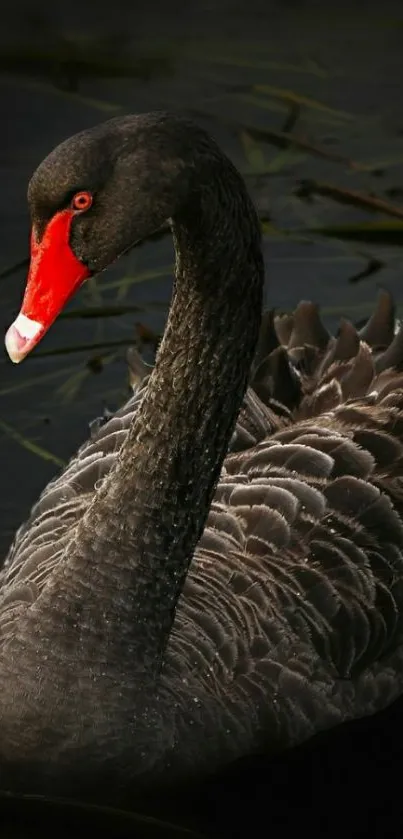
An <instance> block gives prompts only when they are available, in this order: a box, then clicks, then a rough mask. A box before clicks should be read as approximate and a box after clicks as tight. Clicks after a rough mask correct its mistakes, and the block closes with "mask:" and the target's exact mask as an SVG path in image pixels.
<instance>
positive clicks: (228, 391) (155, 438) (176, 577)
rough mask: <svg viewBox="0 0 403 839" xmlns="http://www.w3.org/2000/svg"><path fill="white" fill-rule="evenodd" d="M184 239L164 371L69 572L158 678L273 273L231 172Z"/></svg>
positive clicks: (89, 516)
mask: <svg viewBox="0 0 403 839" xmlns="http://www.w3.org/2000/svg"><path fill="white" fill-rule="evenodd" d="M172 230H173V235H174V242H175V249H176V254H177V260H176V272H175V273H176V277H175V284H174V292H173V299H172V303H171V308H170V312H169V317H168V322H167V326H166V330H165V334H164V338H163V341H162V343H161V346H160V349H159V353H158V356H157V359H156V364H155V368H154V370H153V372H152V374H151V377H150V379H149V384H148V388H147V390H146V393H145V396H144V398H143V401H142V404H141V407H140V410H139V413H138V415H137V417H136V419H135V421H134V424H133V426H132V427H131V429H130V431H129V433H128V436H127V439H126V441H125V443H124V445H123V446H122V449H121V451H120V454H119V458H118V463H117V466H116V468H114V470H113V471H112V472H111V473H110V474H109V476H108V477H107V479H106V480H105V481H104V483H103V485H102V487H101V488H100V490H99V491H98V493H97V495H96V496H95V498H94V501H93V502H92V504H91V505H90V507H89V509H88V511H87V513H86V515H85V516H84V518H83V520H82V521H81V522H80V525H79V526H78V528H77V531H76V534H75V538H74V543H73V544H72V545H70V546H69V549H68V552H67V554H68V555H67V554H66V568H65V574H64V576H65V579H64V585H66V574H67V575H68V578H69V581H70V583H69V584H70V598H69V599H70V601H71V600H72V599H74V593H73V592H72V591H71V587H72V585H73V583H72V581H73V580H74V590H75V593H76V597H77V599H79V598H81V600H83V599H84V598H85V602H86V615H87V617H88V612H89V611H92V612H93V614H92V615H91V620H89V621H88V626H92V627H93V628H94V625H95V626H98V636H97V637H98V641H99V637H100V635H99V633H101V632H102V633H103V635H104V636H105V637H106V634H107V633H108V648H110V645H111V644H112V645H113V643H117V644H119V645H120V648H121V650H125V651H126V652H127V653H129V654H130V658H131V663H132V666H133V661H135V662H136V664H138V666H139V667H142V666H144V668H145V670H151V671H153V672H154V673H156V672H158V670H159V667H160V663H161V659H162V656H163V652H164V649H165V645H166V642H167V639H168V636H169V632H170V629H171V626H172V621H173V617H174V611H175V606H176V603H177V600H178V597H179V595H180V593H181V590H182V586H183V583H184V579H185V576H186V573H187V571H188V567H189V564H190V562H191V559H192V555H193V552H194V549H195V546H196V544H197V542H198V540H199V538H200V535H201V533H202V531H203V527H204V524H205V521H206V518H207V515H208V511H209V507H210V503H211V499H212V495H213V492H214V489H215V485H216V482H217V480H218V477H219V474H220V470H221V466H222V463H223V459H224V457H225V454H226V451H227V448H228V444H229V441H230V437H231V434H232V431H233V428H234V424H235V422H236V418H237V415H238V412H239V408H240V405H241V402H242V399H243V395H244V392H245V390H246V387H247V379H248V374H249V369H250V365H251V362H252V358H253V353H254V350H255V346H256V342H257V338H258V330H259V325H260V317H261V306H262V287H263V274H264V270H263V259H262V254H261V244H260V232H259V225H258V220H257V217H256V214H255V211H254V209H253V206H252V204H251V202H250V199H249V198H248V196H247V193H246V190H245V187H244V185H243V182H242V181H241V179H240V176H239V175H238V173H237V172H236V171H235V169H234V168H233V167H232V165H231V164H230V163H229V162H225V161H223V163H222V164H221V170H220V179H219V180H217V179H215V180H214V181H213V183H212V186H211V187H209V188H208V189H207V190H205V191H204V192H202V193H199V194H198V195H193V196H192V200H191V201H189V203H188V206H187V207H186V210H184V211H183V213H182V214H181V215H180V216H178V217H176V218H175V219H174V220H173V221H172ZM83 590H84V592H85V593H84V594H83ZM100 592H103V600H102V604H101V603H100ZM44 595H45V592H44ZM66 608H67V607H66ZM101 624H102V625H101ZM112 633H115V636H114V638H112ZM122 654H123V653H122ZM115 657H116V650H115V653H114V658H115Z"/></svg>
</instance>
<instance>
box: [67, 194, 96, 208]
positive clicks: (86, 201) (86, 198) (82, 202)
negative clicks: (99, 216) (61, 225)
mask: <svg viewBox="0 0 403 839" xmlns="http://www.w3.org/2000/svg"><path fill="white" fill-rule="evenodd" d="M91 204H92V195H91V193H90V192H76V194H75V196H74V198H73V200H72V202H71V206H72V209H73V210H76V212H78V213H83V212H85V210H89V209H90V207H91Z"/></svg>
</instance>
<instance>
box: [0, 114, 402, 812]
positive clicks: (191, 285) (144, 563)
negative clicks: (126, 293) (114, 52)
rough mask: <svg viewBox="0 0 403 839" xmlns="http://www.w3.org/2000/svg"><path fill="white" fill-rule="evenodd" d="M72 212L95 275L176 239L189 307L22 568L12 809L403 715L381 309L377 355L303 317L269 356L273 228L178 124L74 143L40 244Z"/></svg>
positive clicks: (393, 348)
mask: <svg viewBox="0 0 403 839" xmlns="http://www.w3.org/2000/svg"><path fill="white" fill-rule="evenodd" d="M77 189H91V190H93V191H94V193H95V200H94V206H93V207H92V208H91V210H90V211H89V212H88V214H85V215H83V216H81V217H80V218H79V219H77V221H76V223H75V225H74V227H73V230H72V240H71V241H72V246H73V249H74V251H75V254H76V256H78V257H79V258H80V259H81V260H82V261H84V262H85V263H86V264H87V265H89V266H90V269H91V270H92V271H98V270H101V269H102V268H104V267H105V266H106V265H107V264H108V263H109V262H110V261H111V260H112V259H113V258H115V257H116V256H117V255H118V254H119V253H121V252H122V251H124V250H126V249H127V248H129V247H130V246H131V245H132V244H133V243H134V242H135V241H137V240H138V239H140V238H142V237H144V236H146V235H147V234H149V233H151V232H153V230H155V229H156V227H158V226H160V225H162V224H163V223H164V222H165V220H166V219H167V218H169V219H171V220H172V221H171V224H172V230H173V235H174V241H175V247H176V253H177V264H176V279H175V286H174V295H173V301H172V305H171V309H170V314H169V318H168V323H167V327H166V330H165V334H164V338H163V341H162V343H161V346H160V349H159V352H158V355H157V360H156V365H155V367H154V368H153V369H152V371H151V372H150V373H149V371H148V370H146V369H144V368H143V366H142V365H141V364H140V365H139V364H138V363H137V361H136V357H135V356H132V357H131V368H132V374H133V376H134V383H135V385H136V392H135V393H134V395H133V397H132V398H131V399H130V400H129V402H128V403H127V404H126V405H125V406H124V408H122V409H121V410H120V411H118V412H117V414H116V415H115V416H114V417H112V418H111V419H109V420H107V421H106V422H105V423H103V424H100V427H99V428H93V431H92V435H91V438H90V440H89V441H88V442H87V443H86V444H85V445H84V446H82V448H81V449H80V450H79V451H78V453H77V455H76V456H75V457H74V458H73V459H72V461H71V462H70V464H69V465H68V467H67V468H66V469H65V470H64V472H63V473H62V474H61V475H60V476H59V477H58V478H57V479H56V480H54V481H53V482H52V483H51V484H49V486H48V487H47V488H46V489H45V490H44V492H43V494H42V496H41V498H40V499H39V501H38V502H37V504H36V505H35V507H34V508H33V511H32V514H31V517H30V519H29V521H28V522H27V523H26V524H24V525H23V526H22V527H21V529H20V530H19V532H18V533H17V535H16V538H15V541H14V544H13V546H12V548H11V550H10V553H9V555H8V557H7V558H6V561H5V564H4V569H3V572H2V577H1V594H0V639H1V646H0V786H1V787H3V788H4V787H13V786H17V785H20V786H21V785H22V786H24V784H25V785H27V784H28V783H29V785H30V790H32V788H33V787H36V788H38V789H40V790H44V789H48V790H49V789H51V790H55V789H56V790H57V791H59V792H60V791H61V790H62V791H63V792H64V793H66V792H71V791H74V793H75V794H81V795H90V794H95V795H96V794H98V795H100V794H101V789H102V795H103V796H105V794H106V793H105V790H106V788H108V794H109V795H110V797H114V796H117V795H119V794H122V793H123V791H127V790H128V789H131V788H135V787H136V786H139V785H140V786H141V785H143V784H145V785H158V784H159V783H162V784H169V783H171V782H174V781H175V780H177V779H178V778H184V777H185V778H186V777H188V776H189V775H192V774H200V773H203V772H207V771H211V770H213V769H215V768H216V767H218V766H219V765H222V764H225V763H228V762H230V761H231V760H232V759H234V758H237V757H239V756H242V755H246V754H251V753H253V752H255V751H262V750H265V751H267V752H269V753H270V752H274V751H276V750H278V749H285V748H287V747H289V746H291V745H292V744H295V743H297V742H300V741H302V740H304V739H306V738H308V737H310V736H311V735H312V734H314V733H315V732H317V731H319V730H321V729H325V728H329V727H331V726H334V725H337V724H338V723H341V722H342V721H344V720H347V719H351V718H354V717H360V716H364V715H367V714H372V713H374V712H375V711H376V710H378V709H380V708H382V707H384V706H386V705H388V704H389V703H390V702H392V700H393V699H394V698H395V697H397V696H398V695H399V694H400V693H401V692H402V690H403V625H402V614H403V586H402V573H403V525H402V514H403V493H402V480H401V479H402V475H403V460H402V457H403V373H401V372H400V370H401V367H402V363H403V339H402V333H401V332H399V333H398V334H397V336H396V337H394V314H393V305H392V301H391V300H390V297H389V295H388V294H387V293H386V292H384V293H382V294H381V296H380V299H379V303H378V308H377V310H376V313H375V315H374V316H373V317H372V318H371V320H370V321H369V324H367V326H366V327H365V328H364V330H363V332H362V334H361V336H360V335H357V333H356V331H355V329H354V327H353V326H352V324H350V323H348V322H347V321H343V322H342V324H341V327H340V332H339V335H338V337H337V338H332V337H331V336H329V334H328V333H327V331H326V330H325V328H324V326H323V325H322V323H321V321H320V317H319V314H318V311H317V308H316V307H315V306H313V305H312V304H310V303H301V304H299V306H298V307H297V309H296V311H295V312H294V314H293V315H292V316H287V317H277V316H274V315H273V314H268V315H266V316H265V317H264V318H263V321H262V328H261V332H260V337H259V336H258V332H259V323H260V312H261V295H262V284H263V261H262V255H261V249H260V233H259V224H258V219H257V217H256V214H255V211H254V208H253V206H252V204H251V202H250V200H249V197H248V195H247V193H246V190H245V187H244V184H243V182H242V180H241V178H240V176H239V175H238V173H237V172H236V170H235V169H234V167H233V166H232V164H231V163H230V162H229V161H228V160H227V158H225V157H224V155H223V154H222V153H221V152H220V151H219V149H218V148H217V146H216V145H215V143H214V142H213V141H212V140H210V139H209V138H208V137H207V135H206V134H205V133H204V132H203V131H202V130H201V129H199V128H197V127H196V126H194V125H193V124H192V123H190V122H188V121H186V120H181V119H179V118H176V117H172V116H169V115H166V114H152V115H146V116H142V117H125V118H123V119H117V120H112V121H111V122H109V123H106V124H104V125H101V126H99V127H97V128H96V129H93V130H92V131H89V132H85V133H84V134H82V135H78V136H77V137H73V138H72V139H70V140H67V141H66V143H64V144H62V146H60V147H59V148H57V149H56V150H55V151H54V152H52V154H51V155H50V157H49V158H48V159H47V160H46V161H44V163H43V164H41V166H40V167H39V169H38V170H37V172H36V173H35V175H34V177H33V179H32V182H31V185H30V191H29V197H30V203H31V210H32V216H33V221H34V224H35V226H36V229H37V230H41V229H44V227H45V226H46V221H47V220H48V219H49V218H50V217H51V216H52V214H53V213H54V212H55V211H57V210H58V209H60V208H63V206H64V204H65V202H67V201H68V200H69V197H70V195H71V192H72V190H73V191H74V190H77ZM250 370H252V372H251V373H250ZM144 377H145V378H144ZM248 378H249V387H248V389H247V391H246V388H247V383H248ZM245 391H246V394H245ZM228 447H229V453H228V454H227V451H228ZM224 458H225V459H224Z"/></svg>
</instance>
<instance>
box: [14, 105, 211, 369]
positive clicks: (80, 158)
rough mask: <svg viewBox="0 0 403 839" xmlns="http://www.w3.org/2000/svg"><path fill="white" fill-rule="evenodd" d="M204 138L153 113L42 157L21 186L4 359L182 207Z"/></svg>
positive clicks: (24, 349)
mask: <svg viewBox="0 0 403 839" xmlns="http://www.w3.org/2000/svg"><path fill="white" fill-rule="evenodd" d="M206 139H207V135H205V133H204V131H202V129H200V128H198V127H197V126H195V125H194V124H193V123H191V122H189V121H188V120H185V119H181V118H180V117H172V116H171V115H167V114H164V113H159V112H156V113H153V114H145V115H138V116H129V117H123V118H115V119H112V120H109V121H108V122H104V123H101V124H100V125H98V126H96V127H95V128H92V129H89V130H87V131H83V132H81V133H80V134H76V135H74V136H73V137H70V138H69V139H68V140H66V141H65V142H63V143H61V144H60V145H59V146H57V147H56V148H55V149H54V150H53V151H52V152H51V153H50V154H49V155H48V157H46V158H45V160H44V161H43V162H42V163H41V164H40V165H39V167H38V168H37V170H36V171H35V173H34V175H33V176H32V179H31V181H30V184H29V188H28V203H29V208H30V215H31V221H32V228H31V258H30V266H29V271H28V277H27V282H26V288H25V293H24V297H23V302H22V306H21V309H20V312H19V314H18V316H17V317H16V319H15V321H14V323H13V324H12V325H11V326H10V328H9V329H8V331H7V334H6V339H5V343H6V349H7V351H8V354H9V356H10V358H11V359H12V361H14V362H16V363H17V362H19V361H22V359H23V358H25V356H27V355H28V353H29V352H30V351H31V350H32V349H33V348H34V347H35V346H36V345H37V344H38V343H39V341H40V340H41V338H42V337H43V335H44V334H45V333H46V332H47V330H48V329H49V327H50V326H51V325H52V323H53V322H54V321H55V319H56V318H57V316H58V314H59V313H60V312H61V310H62V309H63V307H64V306H65V305H66V303H67V302H68V300H69V299H70V298H71V297H72V296H73V295H74V294H75V292H76V291H77V290H78V289H79V288H80V287H81V285H82V284H83V283H84V282H85V281H86V280H87V279H88V278H89V277H91V276H93V275H94V274H98V273H99V272H100V271H103V270H104V269H105V268H107V267H108V266H109V265H110V264H111V263H112V262H114V261H115V260H116V259H117V258H118V257H119V256H121V254H123V253H124V252H126V251H128V250H130V248H131V247H133V246H134V245H135V244H137V243H138V242H139V241H141V240H143V239H144V238H146V237H147V236H150V235H151V234H152V233H154V232H155V231H156V230H158V229H159V228H160V227H161V226H162V225H163V224H164V223H166V221H167V219H170V218H171V217H172V216H174V215H175V214H176V213H178V212H180V209H181V206H183V205H184V203H185V201H186V199H189V192H191V186H190V181H191V180H192V178H193V176H194V170H195V166H194V162H195V157H196V154H197V149H199V150H200V147H202V149H203V140H204V145H205V146H206V142H205V141H206ZM207 147H208V143H207Z"/></svg>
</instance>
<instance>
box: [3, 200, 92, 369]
mask: <svg viewBox="0 0 403 839" xmlns="http://www.w3.org/2000/svg"><path fill="white" fill-rule="evenodd" d="M73 216H74V211H73V210H62V211H61V212H59V213H56V215H54V216H53V217H52V218H51V220H50V221H49V222H48V224H47V226H46V228H45V232H44V234H43V236H42V239H41V241H40V243H38V242H37V241H36V238H35V233H34V230H32V234H31V262H30V266H29V271H28V279H27V285H26V288H25V294H24V299H23V301H22V306H21V310H20V313H19V315H17V317H16V319H15V321H14V323H13V324H12V325H11V326H10V328H9V329H8V331H7V334H6V339H5V343H6V349H7V352H8V354H9V356H10V358H11V360H12V361H14V362H15V363H18V362H19V361H22V359H23V358H25V356H26V355H28V353H30V352H31V350H32V349H33V348H34V347H36V345H37V344H38V343H39V341H40V340H41V338H42V337H43V335H44V334H45V332H47V331H48V329H49V327H50V326H51V325H52V323H53V321H54V320H56V318H57V316H58V315H59V314H60V312H61V310H62V309H63V308H64V306H65V305H66V303H67V301H68V300H69V299H70V297H72V295H73V294H74V293H75V292H76V291H77V289H78V288H79V287H80V285H81V284H82V283H83V282H84V280H86V279H87V278H88V277H89V276H90V271H89V270H88V268H87V267H86V266H85V265H83V263H82V262H80V261H79V260H78V259H77V257H76V256H75V255H74V253H73V251H72V249H71V247H70V228H71V223H72V220H73Z"/></svg>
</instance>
